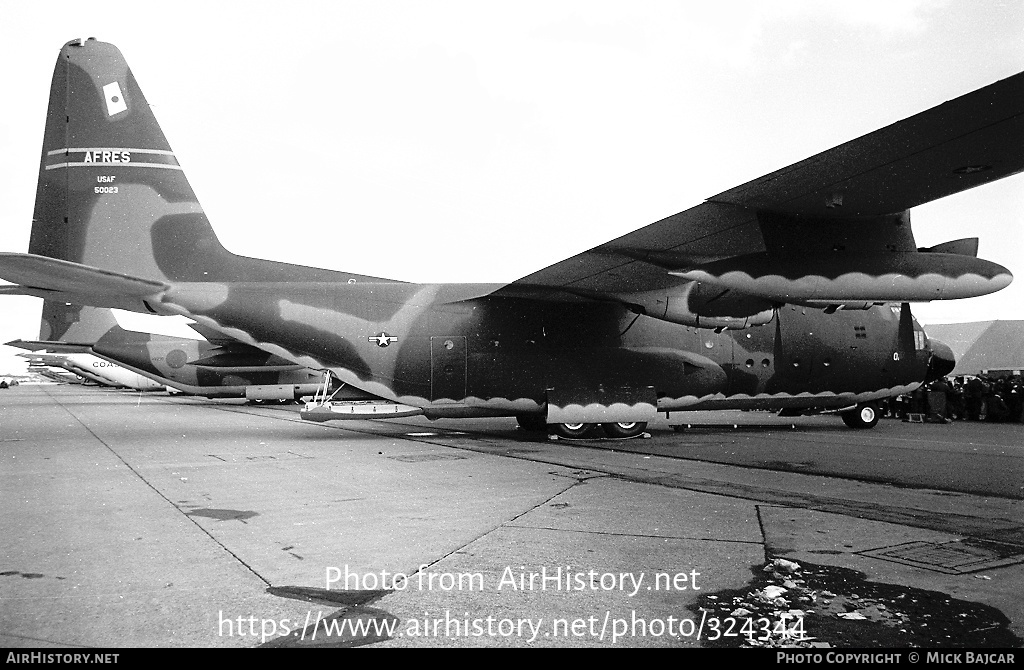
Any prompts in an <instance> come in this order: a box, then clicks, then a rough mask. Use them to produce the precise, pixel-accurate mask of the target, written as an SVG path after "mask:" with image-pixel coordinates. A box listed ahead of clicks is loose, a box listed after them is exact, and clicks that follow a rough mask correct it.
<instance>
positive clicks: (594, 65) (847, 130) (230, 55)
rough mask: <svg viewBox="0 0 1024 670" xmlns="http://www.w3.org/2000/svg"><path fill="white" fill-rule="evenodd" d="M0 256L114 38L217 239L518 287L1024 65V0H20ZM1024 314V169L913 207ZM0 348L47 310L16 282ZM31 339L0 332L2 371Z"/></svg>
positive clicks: (283, 254) (977, 310) (951, 316)
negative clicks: (72, 56) (63, 118)
mask: <svg viewBox="0 0 1024 670" xmlns="http://www.w3.org/2000/svg"><path fill="white" fill-rule="evenodd" d="M4 28H5V29H4V31H3V32H4V39H3V40H2V41H0V58H2V61H3V62H4V63H7V64H8V65H7V67H6V68H5V78H6V85H7V91H8V95H6V96H5V99H6V101H7V104H6V105H4V110H3V112H2V113H0V146H2V149H3V156H4V160H2V161H0V221H2V224H0V225H2V226H3V227H4V228H3V234H2V235H0V251H17V252H24V251H25V250H26V249H27V247H28V238H29V231H30V228H31V218H32V206H33V203H34V197H35V181H36V176H37V171H38V161H39V155H40V147H41V142H42V133H43V124H44V120H45V119H44V117H45V113H46V104H47V100H48V90H49V84H50V78H51V76H52V72H53V66H54V63H55V61H56V58H57V54H58V53H59V51H60V48H61V46H62V45H63V44H64V43H65V42H67V41H68V40H71V39H74V38H78V37H91V36H93V37H96V38H98V39H100V40H103V41H107V42H112V43H113V44H115V45H117V46H118V47H119V48H120V49H121V52H122V53H123V54H124V55H125V57H126V59H127V60H128V64H129V66H130V67H131V68H132V70H133V72H134V73H135V76H136V79H137V80H138V81H139V83H140V85H141V87H142V89H143V91H144V92H145V94H146V97H147V98H148V99H149V102H150V103H151V104H152V105H153V108H154V110H155V112H156V115H157V118H158V119H159V121H160V123H161V125H162V127H163V130H164V133H165V134H166V135H167V138H168V140H169V142H170V143H171V146H172V147H173V148H174V150H175V153H176V155H177V158H178V161H179V162H180V164H181V165H182V166H183V167H184V169H185V174H186V175H187V176H188V179H189V181H190V182H191V184H192V187H193V189H194V190H195V192H196V194H197V195H198V197H199V200H200V202H201V203H202V204H203V207H204V209H205V210H206V213H207V215H208V216H209V217H210V220H211V221H212V223H213V226H214V228H215V229H216V231H217V233H218V235H219V236H220V238H221V241H222V242H223V243H224V245H225V246H226V247H227V248H228V249H230V250H231V251H233V252H235V253H239V254H244V255H249V256H257V257H262V258H272V259H275V260H281V261H286V262H291V263H299V264H303V265H313V266H318V267H325V268H333V269H339V270H348V271H351V272H355V273H361V274H370V275H377V276H385V277H391V278H395V279H403V280H407V281H416V282H434V281H465V282H484V281H488V282H502V281H511V280H514V279H517V278H518V277H521V276H524V275H526V274H529V273H531V272H533V271H535V270H538V269H540V268H543V267H545V266H547V265H550V264H551V263H554V262H556V261H558V260H561V259H563V258H566V257H568V256H571V255H573V254H575V253H578V252H579V251H582V250H584V249H587V248H590V247H592V246H595V245H597V244H600V243H602V242H605V241H607V240H610V239H613V238H615V237H618V236H619V235H622V234H624V233H626V232H629V231H630V230H634V229H636V228H640V227H642V226H644V225H647V224H649V223H652V222H654V221H656V220H659V219H661V218H663V217H665V216H668V215H670V214H674V213H676V212H679V211H682V210H684V209H687V208H689V207H691V206H693V205H695V204H698V203H699V202H701V201H702V200H703V199H705V198H707V197H710V196H712V195H715V194H717V193H720V192H722V191H724V190H726V189H728V188H731V187H733V186H736V185H739V184H742V183H744V182H746V181H749V180H751V179H754V178H756V177H759V176H761V175H763V174H766V173H768V172H771V171H774V170H776V169H779V168H781V167H785V166H786V165H789V164H791V163H794V162H796V161H799V160H802V159H804V158H806V157H808V156H811V155H813V154H815V153H818V152H820V151H823V150H825V149H828V148H831V147H833V146H835V145H837V144H840V143H842V142H845V141H847V140H850V139H853V138H855V137H858V136H860V135H863V134H865V133H868V132H871V131H872V130H875V129H877V128H880V127H882V126H884V125H887V124H889V123H892V122H894V121H897V120H900V119H902V118H905V117H907V116H910V115H912V114H915V113H917V112H920V111H922V110H924V109H927V108H929V107H932V106H934V105H936V104H939V103H941V102H943V101H945V100H948V99H951V98H954V97H957V96H959V95H962V94H964V93H967V92H969V91H971V90H974V89H976V88H980V87H981V86H985V85H987V84H990V83H992V82H994V81H996V80H999V79H1002V78H1005V77H1007V76H1010V75H1012V74H1015V73H1017V72H1019V71H1022V70H1024V39H1022V35H1024V3H1021V2H1016V1H1013V2H991V1H990V2H970V3H968V2H938V1H931V2H927V1H920V2H918V1H910V0H884V1H877V2H876V1H873V0H872V1H866V0H856V1H855V2H811V1H806V2H797V1H791V2H782V1H774V2H714V3H710V2H708V3H697V2H657V1H654V0H644V2H626V1H622V2H595V1H594V0H585V1H580V2H557V1H551V0H545V1H543V2H528V1H523V0H517V1H515V2H493V1H486V0H483V1H482V0H476V1H473V2H449V1H434V2H427V1H423V0H419V1H415V2H357V3H354V2H339V1H337V0H333V1H331V2H303V1H301V0H293V1H291V2H273V3H269V2H267V3H261V2H244V3H242V2H238V3H232V2H210V1H208V0H207V1H204V2H187V1H181V0H177V1H176V2H174V3H146V2H138V1H135V2H126V3H120V2H114V1H109V0H108V1H106V2H103V3H85V2H81V1H80V0H79V1H76V2H55V1H52V0H51V1H50V2H45V3H28V2H9V3H6V5H5V8H4ZM912 219H913V224H914V232H915V235H916V237H917V242H918V245H919V246H931V245H934V244H938V243H941V242H945V241H948V240H953V239H958V238H961V237H970V236H978V237H980V238H981V246H980V252H979V255H980V256H981V257H983V258H987V259H989V260H992V261H995V262H997V263H1000V264H1002V265H1004V266H1006V267H1008V268H1009V269H1010V270H1011V271H1013V272H1014V273H1016V274H1017V275H1018V277H1019V278H1018V280H1017V281H1016V282H1015V283H1013V284H1012V285H1011V286H1010V287H1009V288H1007V289H1005V290H1003V291H1001V292H999V293H996V294H994V295H992V296H987V297H982V298H974V299H971V300H965V301H952V302H945V303H932V304H928V305H917V306H916V307H915V310H914V311H915V313H916V314H917V315H918V318H919V319H920V320H921V321H922V322H923V323H925V324H928V323H948V322H956V321H979V320H989V319H1024V251H1022V249H1024V175H1018V176H1016V177H1011V178H1008V179H1004V180H1002V181H1000V182H996V183H994V184H990V185H987V186H982V187H979V188H976V189H973V190H971V191H967V192H965V193H962V194H958V195H955V196H951V197H949V198H945V199H943V200H939V201H937V202H935V203H930V204H928V205H924V206H922V207H919V208H917V209H915V210H913V213H912ZM0 300H2V303H0V314H2V315H3V318H2V319H0V342H5V341H8V340H11V339H14V338H19V337H20V338H26V339H34V338H35V337H37V335H38V330H39V321H38V320H39V310H40V306H41V301H40V300H38V299H34V298H10V297H3V298H0ZM15 351H16V350H12V349H10V348H7V347H0V372H3V371H6V370H7V368H9V367H11V363H10V361H11V356H10V355H11V354H12V353H14V352H15Z"/></svg>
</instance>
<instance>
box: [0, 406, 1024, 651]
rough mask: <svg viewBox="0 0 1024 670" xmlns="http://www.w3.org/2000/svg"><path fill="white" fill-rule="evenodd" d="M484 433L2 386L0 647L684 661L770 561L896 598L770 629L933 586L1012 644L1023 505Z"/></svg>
mask: <svg viewBox="0 0 1024 670" xmlns="http://www.w3.org/2000/svg"><path fill="white" fill-rule="evenodd" d="M495 422H496V423H494V424H493V425H496V426H498V429H496V430H493V431H490V432H486V431H485V432H480V431H475V430H471V428H472V427H473V426H474V425H475V424H474V422H473V421H463V422H437V423H430V422H427V421H424V420H404V421H401V422H397V423H389V422H384V421H378V422H370V421H357V422H345V423H333V424H330V425H319V424H311V423H308V422H303V421H301V420H300V419H299V418H298V415H297V408H275V407H265V406H260V407H251V406H245V405H242V404H240V403H232V402H214V401H207V400H202V399H194V398H181V397H177V398H169V397H167V396H165V395H163V394H138V393H131V392H124V391H116V390H104V389H97V388H83V387H71V386H21V387H17V388H13V389H9V390H6V391H2V392H0V458H2V462H3V467H2V468H0V504H2V507H3V510H4V514H3V516H2V520H0V537H2V538H3V540H2V543H3V562H2V564H0V641H2V642H0V644H3V645H4V646H7V647H22V646H24V647H55V648H72V647H133V646H161V647H164V646H165V647H183V646H189V647H253V646H259V645H261V644H265V645H268V646H355V645H364V644H370V645H373V646H380V647H395V646H487V647H490V646H509V647H519V646H655V647H657V646H702V645H706V644H709V643H714V642H716V640H713V639H712V638H713V637H716V635H715V632H716V631H718V635H717V638H718V639H717V642H719V643H721V642H726V641H730V640H726V639H725V637H724V631H725V628H724V626H726V625H729V626H732V625H735V626H736V627H737V628H738V627H739V626H741V625H743V623H744V616H747V617H750V616H752V615H743V614H736V615H735V617H733V619H734V620H733V621H726V619H727V618H729V617H728V616H727V615H728V614H729V613H730V612H731V611H732V610H735V609H736V608H734V607H732V606H729V607H727V608H726V609H725V610H721V611H718V610H715V609H714V607H713V606H714V604H715V603H716V602H717V601H718V600H719V599H721V600H723V601H724V599H725V598H726V595H724V594H731V593H734V592H735V593H741V594H742V593H745V592H750V593H753V592H756V591H757V590H758V589H761V588H762V587H763V586H764V584H763V583H758V579H759V577H758V576H759V575H762V574H763V571H762V570H761V567H762V566H764V565H765V564H766V562H767V561H770V560H772V559H773V558H776V557H783V558H786V559H789V560H792V561H796V562H797V563H801V564H802V565H815V566H822V568H823V569H825V568H830V567H835V568H849V569H853V570H857V571H860V572H862V573H864V575H865V579H866V581H865V582H863V583H858V584H859V585H860V588H861V590H862V593H867V592H868V591H865V590H864V589H867V588H868V587H869V586H871V585H889V586H891V587H892V588H894V589H896V590H897V591H899V593H898V594H896V595H891V594H890V595H891V598H892V600H890V601H887V602H889V603H890V605H889V608H888V610H886V608H885V607H881V606H880V605H879V602H880V601H879V602H876V603H874V605H873V607H874V608H875V609H874V610H872V609H871V607H865V606H864V605H865V604H864V603H863V602H861V603H860V604H857V602H856V601H857V600H860V598H857V599H854V600H849V598H852V596H853V595H857V594H852V595H851V594H843V593H838V592H836V591H835V589H836V588H837V587H834V586H833V587H832V588H833V590H832V591H825V590H819V591H818V592H815V593H813V594H812V593H810V592H809V591H807V590H804V591H801V588H800V587H797V586H796V585H795V584H791V585H790V589H789V590H790V595H794V594H797V593H804V594H805V595H809V597H807V598H805V601H802V602H804V604H800V603H798V602H797V601H796V599H795V598H793V599H791V600H792V602H789V603H788V604H787V605H786V607H784V608H782V609H783V610H784V611H785V610H786V608H796V607H801V608H803V609H802V610H801V611H804V610H810V609H812V608H816V609H818V610H822V609H823V608H827V607H826V604H827V606H828V607H833V606H834V604H833V601H834V602H839V601H840V600H842V599H843V598H847V600H846V601H844V602H847V603H853V606H851V607H847V609H848V610H850V611H851V612H854V613H858V612H864V613H866V614H865V615H864V619H863V621H865V622H866V623H864V625H865V626H867V625H868V624H869V623H872V622H873V623H875V624H879V625H881V624H885V625H888V626H889V628H892V627H893V625H894V624H893V620H892V617H891V616H889V617H888V619H886V617H884V616H882V617H879V616H875V615H877V614H878V613H879V611H888V612H890V613H891V612H892V611H893V610H894V609H895V606H894V605H893V603H898V602H900V599H902V598H904V597H906V600H914V601H915V602H917V600H918V599H919V598H921V599H926V597H925V596H922V595H921V594H926V593H929V592H937V593H939V594H943V595H945V596H946V597H947V603H949V602H955V603H961V602H962V603H966V605H964V607H968V608H969V607H974V606H977V608H980V609H978V611H979V612H980V611H982V610H983V611H984V612H985V613H986V616H990V618H991V617H994V618H993V619H992V621H993V622H994V623H992V622H990V623H988V624H986V626H987V627H989V628H993V629H998V630H1000V631H1002V632H1003V633H1005V635H1004V636H1003V637H1000V638H998V640H1001V644H1006V640H1013V639H1014V638H1013V636H1017V638H1022V637H1024V603H1022V598H1021V596H1022V591H1024V567H1022V565H1021V562H1022V561H1024V501H1021V500H1019V499H1013V498H1009V497H995V496H980V495H973V494H969V493H963V492H950V491H940V490H935V489H925V488H916V489H912V488H903V487H895V486H891V485H887V484H884V483H872V482H864V481H855V480H850V479H841V478H836V477H827V476H822V475H814V474H805V473H799V472H779V471H765V470H756V469H751V468H748V467H739V466H736V465H730V464H722V463H705V462H698V461H692V460H681V459H678V458H670V457H666V456H661V455H657V453H656V452H657V449H658V448H660V446H664V444H665V443H666V441H668V440H671V439H673V438H672V436H673V435H674V434H673V433H670V432H665V431H662V432H658V433H656V435H655V437H654V439H651V440H634V441H629V443H628V444H626V443H622V444H621V448H616V447H609V445H608V443H604V444H602V445H598V444H593V445H591V444H587V443H579V444H577V443H570V442H566V441H549V440H546V439H543V438H542V437H541V438H536V437H524V436H523V434H522V433H521V432H516V431H514V430H513V429H512V426H513V425H514V422H509V421H508V420H495ZM501 422H504V423H501ZM460 427H466V430H462V429H460ZM1009 429H1010V430H1014V429H1016V430H1019V428H1009ZM868 433H870V431H865V432H863V433H861V432H856V431H850V433H844V438H845V439H857V438H854V437H852V436H853V435H862V434H863V435H867V434H868ZM865 439H867V438H865ZM644 445H650V447H651V448H647V447H646V446H644ZM804 577H805V578H806V579H807V581H808V583H809V582H810V581H811V578H810V577H809V576H807V575H805V576H804ZM869 590H870V589H869ZM827 593H831V595H830V596H829V595H825V594H827ZM716 594H717V595H716ZM744 597H746V596H744ZM751 599H752V598H746V600H744V601H743V602H747V601H748V600H751ZM736 602H740V601H739V600H737V601H736ZM775 605H776V607H775V609H776V610H778V609H779V604H778V603H776V604H775ZM858 607H859V608H860V609H858ZM950 607H952V605H950ZM747 609H749V608H747ZM965 611H967V610H965ZM972 611H973V610H972ZM716 612H717V613H716ZM722 612H725V614H723V613H722ZM819 615H820V612H819ZM757 616H760V614H758V615H757ZM829 616H831V615H829ZM837 616H838V615H837ZM922 616H923V615H922ZM928 616H931V615H930V614H929V615H928ZM963 616H964V617H965V619H969V618H970V616H974V615H973V614H970V615H968V614H964V615H963ZM1000 617H1005V620H1002V619H1000ZM833 618H835V617H833ZM840 618H842V617H840ZM713 619H717V621H713ZM905 619H906V617H904V620H902V621H900V620H896V622H895V625H896V627H897V629H898V628H899V626H902V627H903V628H904V629H906V630H907V631H909V632H904V633H903V635H911V634H915V635H916V634H917V633H918V632H920V631H923V630H925V629H921V628H914V627H915V626H918V625H920V624H922V623H923V624H924V625H927V622H924V621H922V622H913V621H909V622H908V621H906V620H905ZM318 620H319V621H320V624H319V625H318V624H317V621H318ZM837 620H838V619H837ZM325 621H326V622H327V623H326V624H325V623H324V622H325ZM809 621H810V620H809ZM844 621H845V619H844ZM638 622H642V624H643V625H641V624H640V623H638ZM331 626H333V627H334V628H333V631H331V632H328V628H329V627H331ZM360 626H362V627H364V628H360ZM389 626H390V627H391V628H389ZM698 626H700V629H699V630H698ZM986 626H980V625H979V626H978V628H986ZM374 627H375V628H374ZM912 628H914V630H910V629H912ZM933 628H934V626H933ZM897 629H893V630H892V632H893V634H894V635H895V637H894V638H892V639H895V640H896V641H897V643H898V641H899V640H900V639H901V638H900V637H899V630H897ZM821 630H822V631H825V632H826V633H827V632H828V631H829V630H831V629H829V628H828V627H827V626H826V627H825V628H822V629H821ZM865 630H866V629H865ZM986 630H987V628H986ZM967 633H968V631H964V634H967ZM871 634H874V633H871ZM953 634H956V631H953ZM971 634H975V635H977V634H979V633H977V631H975V632H973V633H971ZM837 635H838V634H837ZM1007 636H1009V637H1007ZM734 637H735V636H734ZM817 637H818V639H817V640H815V641H813V642H814V643H817V644H831V645H833V646H843V645H844V644H846V645H849V644H850V640H851V638H850V636H849V635H848V634H846V633H844V634H843V635H839V636H838V637H835V638H834V639H827V635H826V636H825V637H821V636H817ZM852 639H854V640H861V639H862V640H863V641H866V642H870V640H871V638H870V635H869V637H865V638H857V637H856V636H854V638H852ZM885 639H889V638H885ZM949 639H950V644H955V638H954V637H952V636H951V637H950V638H949ZM739 640H740V638H738V637H736V638H735V639H734V640H731V641H732V642H737V643H738V642H739ZM863 641H862V644H863V643H865V642H863ZM777 642H778V639H777V638H774V639H773V638H772V636H771V635H767V634H766V635H764V636H763V639H762V642H761V644H775V643H777ZM809 643H810V642H809ZM942 643H943V639H942V636H939V637H938V638H937V639H936V640H935V644H937V645H938V646H942Z"/></svg>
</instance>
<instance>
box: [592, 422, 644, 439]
mask: <svg viewBox="0 0 1024 670" xmlns="http://www.w3.org/2000/svg"><path fill="white" fill-rule="evenodd" d="M601 428H603V429H604V434H605V435H607V436H608V437H612V438H624V437H636V436H637V435H641V434H643V432H644V431H645V430H647V422H646V421H620V422H618V423H602V424H601Z"/></svg>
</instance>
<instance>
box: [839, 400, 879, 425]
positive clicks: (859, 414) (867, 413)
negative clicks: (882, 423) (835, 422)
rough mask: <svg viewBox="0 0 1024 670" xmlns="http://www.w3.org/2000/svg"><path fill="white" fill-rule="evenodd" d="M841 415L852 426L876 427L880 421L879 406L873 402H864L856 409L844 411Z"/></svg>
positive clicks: (844, 421)
mask: <svg viewBox="0 0 1024 670" xmlns="http://www.w3.org/2000/svg"><path fill="white" fill-rule="evenodd" d="M840 416H842V417H843V423H845V424H846V425H847V426H849V427H850V428H874V427H875V424H876V423H878V416H879V414H878V406H877V405H875V403H873V402H862V403H861V404H859V405H857V408H856V409H852V410H850V411H849V412H843V413H842V414H840Z"/></svg>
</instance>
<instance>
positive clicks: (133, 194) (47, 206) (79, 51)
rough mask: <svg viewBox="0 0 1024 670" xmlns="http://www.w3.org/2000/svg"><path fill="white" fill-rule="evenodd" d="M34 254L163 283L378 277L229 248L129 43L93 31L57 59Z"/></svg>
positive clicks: (36, 212) (31, 243) (39, 187)
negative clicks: (145, 89) (138, 74)
mask: <svg viewBox="0 0 1024 670" xmlns="http://www.w3.org/2000/svg"><path fill="white" fill-rule="evenodd" d="M29 253H30V254H35V255H39V256H48V257H51V258H56V259H61V260H65V261H71V262H74V263H79V264H81V265H86V266H90V267H93V268H97V269H100V270H107V271H113V272H117V273H121V274H124V275H129V276H132V277H136V278H141V279H148V280H157V281H162V282H168V281H172V282H175V281H179V282H203V281H338V282H345V281H348V280H349V279H352V278H355V279H356V280H359V279H374V278H369V277H360V276H358V275H349V274H344V273H339V272H333V271H328V270H317V269H315V268H303V267H301V266H296V265H289V264H285V263H278V262H274V261H267V260H260V259H254V258H247V257H244V256H238V255H235V254H232V253H231V252H229V251H227V250H226V249H225V248H224V247H223V246H222V245H221V243H220V241H219V240H218V239H217V235H216V234H215V233H214V231H213V228H212V227H211V225H210V222H209V220H208V219H207V217H206V214H205V213H204V212H203V208H202V206H201V205H200V204H199V201H198V200H197V198H196V195H195V193H194V192H193V191H192V187H191V186H190V185H189V183H188V180H187V179H186V178H185V173H184V171H183V170H182V168H181V165H179V163H178V159H177V158H176V156H175V155H174V151H173V150H172V149H171V146H170V144H169V143H168V142H167V138H166V137H165V136H164V133H163V131H162V130H161V129H160V125H159V124H158V123H157V120H156V117H155V116H154V114H153V110H152V109H151V108H150V106H149V103H148V102H147V101H146V97H145V96H144V95H143V93H142V89H141V88H140V87H139V84H138V82H136V80H135V77H134V75H133V74H132V71H131V70H130V69H129V67H128V64H127V62H126V61H125V59H124V57H123V56H122V55H121V52H120V51H119V50H118V49H117V47H115V46H114V45H112V44H107V43H104V42H99V41H97V40H96V39H93V38H90V39H87V40H73V41H71V42H68V43H67V44H65V45H64V47H63V48H62V49H61V52H60V56H59V57H58V59H57V64H56V66H55V67H54V71H53V80H52V83H51V88H50V101H49V108H48V111H47V119H46V130H45V133H44V137H43V147H42V154H41V158H40V165H39V181H38V185H37V190H36V203H35V210H34V213H33V224H32V234H31V238H30V241H29ZM385 281H386V280H385Z"/></svg>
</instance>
